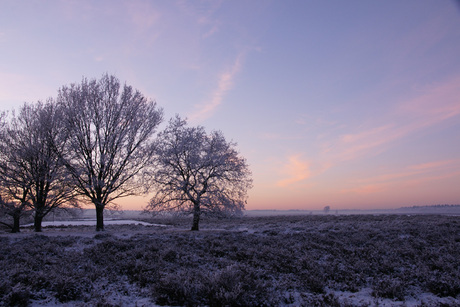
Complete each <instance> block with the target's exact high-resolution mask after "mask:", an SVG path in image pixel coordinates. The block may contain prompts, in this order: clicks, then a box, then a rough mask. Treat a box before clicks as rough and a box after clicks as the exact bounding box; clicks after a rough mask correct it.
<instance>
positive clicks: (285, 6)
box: [0, 0, 460, 210]
mask: <svg viewBox="0 0 460 307" xmlns="http://www.w3.org/2000/svg"><path fill="white" fill-rule="evenodd" d="M105 72H108V73H111V74H115V75H117V76H118V78H120V79H121V80H122V81H126V82H127V83H128V84H130V85H133V86H134V87H136V88H138V89H139V90H141V91H142V92H143V93H144V94H145V95H147V96H149V97H151V98H154V99H156V101H157V102H158V104H159V105H160V106H162V107H163V108H164V109H165V112H166V118H169V117H171V116H173V115H174V114H175V113H179V114H180V115H181V116H184V117H188V118H189V121H190V123H191V124H200V125H203V126H205V127H206V128H207V129H208V130H212V129H217V130H222V131H223V132H224V134H225V135H226V136H227V137H228V138H229V139H233V140H234V141H236V142H238V144H239V149H240V151H241V154H242V155H243V156H245V157H246V158H247V160H248V162H249V164H250V166H251V169H252V171H253V176H254V188H253V189H252V190H251V192H250V198H249V202H248V204H247V209H306V210H311V209H321V208H323V207H324V206H326V205H329V206H331V208H332V209H341V208H390V207H399V206H412V205H430V204H441V203H450V204H458V203H460V133H459V132H460V5H458V2H455V1H448V0H439V1H434V0H429V1H428V0H405V1H399V0H386V1H353V0H350V1H339V0H335V1H332V0H331V1H319V0H318V1H304V0H301V1H289V0H288V1H269V0H263V1H257V0H253V1H239V0H236V1H235V0H232V1H53V0H49V1H27V0H25V1H14V0H2V1H1V2H0V106H1V108H2V109H3V110H10V109H12V108H18V107H19V106H20V105H21V104H22V103H23V102H24V101H28V102H33V101H36V100H39V99H40V100H44V99H46V98H47V97H49V96H55V95H56V93H57V89H58V88H59V87H60V86H62V85H64V84H69V83H71V82H79V81H81V78H82V77H83V76H85V77H88V78H99V77H100V76H101V75H102V74H103V73H105ZM147 200H148V198H136V199H128V200H124V201H121V202H120V204H122V206H123V207H124V208H125V209H132V208H136V209H138V208H141V207H142V206H144V205H145V202H146V201H147Z"/></svg>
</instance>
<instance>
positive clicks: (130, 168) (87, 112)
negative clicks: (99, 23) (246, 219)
mask: <svg viewBox="0 0 460 307" xmlns="http://www.w3.org/2000/svg"><path fill="white" fill-rule="evenodd" d="M162 120H163V111H162V109H161V108H159V107H158V106H157V104H156V103H155V102H154V101H153V100H150V99H147V98H146V97H145V96H144V95H142V94H141V93H140V92H139V91H137V90H134V89H133V88H132V87H131V86H128V85H126V84H124V85H122V84H121V83H120V81H119V80H118V79H117V78H116V77H115V76H111V75H108V74H105V75H103V76H102V78H101V79H99V80H97V79H93V80H88V79H85V78H84V79H83V80H82V82H81V83H78V84H76V83H75V84H71V85H69V86H63V87H61V88H60V89H59V91H58V95H57V97H56V98H50V99H48V100H47V101H46V102H37V103H33V104H25V105H24V106H23V107H22V108H21V109H20V110H19V113H18V114H16V113H15V112H12V113H11V114H5V113H3V114H2V115H1V121H0V139H1V142H0V209H1V210H0V212H1V213H2V214H3V215H4V216H9V217H10V218H11V219H12V220H13V223H12V224H8V223H7V224H8V225H9V226H10V227H11V228H12V231H13V232H17V231H19V221H20V218H21V216H23V215H24V214H27V213H29V214H30V213H32V215H33V217H34V228H35V231H41V224H42V220H43V218H44V217H45V216H46V215H47V214H49V213H50V212H52V211H53V210H56V209H59V208H69V207H78V206H81V204H82V203H92V204H93V205H94V206H95V209H96V230H97V231H99V230H103V229H104V219H103V212H104V209H105V208H106V207H107V206H110V205H113V204H114V201H115V200H116V199H119V198H122V197H127V196H131V195H138V194H143V193H149V192H153V195H154V197H153V198H152V200H151V201H150V202H149V204H148V205H147V207H146V209H147V210H149V211H164V210H167V211H179V212H181V213H185V214H190V213H192V214H193V217H194V218H193V226H192V230H198V229H199V220H200V216H201V215H202V214H203V213H214V214H215V213H218V214H222V213H228V212H238V211H241V210H243V209H244V204H245V201H246V198H247V190H248V189H249V188H250V187H251V185H252V180H251V173H250V171H249V168H248V165H247V163H246V161H245V159H244V158H242V157H241V156H240V155H239V153H238V152H237V151H236V149H235V148H236V144H235V143H233V142H227V141H226V140H225V138H224V136H223V135H222V133H221V132H212V133H210V134H207V133H206V131H205V130H204V128H203V127H189V126H188V125H187V123H186V121H185V120H183V119H181V118H180V117H178V116H176V117H175V118H173V119H171V120H170V122H169V125H168V126H167V128H166V129H165V130H164V131H162V132H160V133H159V134H158V135H157V133H156V132H157V130H158V127H159V125H160V123H161V122H162Z"/></svg>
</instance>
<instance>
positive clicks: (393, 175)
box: [342, 159, 460, 195]
mask: <svg viewBox="0 0 460 307" xmlns="http://www.w3.org/2000/svg"><path fill="white" fill-rule="evenodd" d="M458 175H460V159H453V160H440V161H431V162H426V163H420V164H414V165H409V166H407V167H405V168H403V169H402V170H398V171H393V172H389V173H386V174H381V175H377V176H373V177H367V178H362V179H359V180H355V181H354V182H353V183H352V184H351V185H352V187H351V188H346V189H343V190H342V192H343V193H353V194H358V195H368V194H374V193H379V192H385V191H386V192H388V191H391V190H394V189H395V187H398V188H401V187H402V186H411V187H415V186H419V185H420V184H423V183H426V182H436V181H439V180H443V179H446V178H451V177H455V176H458Z"/></svg>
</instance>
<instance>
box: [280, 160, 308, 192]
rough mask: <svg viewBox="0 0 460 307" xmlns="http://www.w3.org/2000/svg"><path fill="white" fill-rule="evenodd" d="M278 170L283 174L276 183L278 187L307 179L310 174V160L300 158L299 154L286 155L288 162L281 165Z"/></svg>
mask: <svg viewBox="0 0 460 307" xmlns="http://www.w3.org/2000/svg"><path fill="white" fill-rule="evenodd" d="M280 172H281V173H283V174H284V176H285V178H284V179H282V180H279V181H278V182H277V183H276V185H277V186H279V187H287V186H290V185H292V184H294V183H297V182H300V181H303V180H305V179H308V178H309V177H310V176H311V172H310V162H309V161H307V160H304V159H302V156H301V155H300V154H297V155H291V156H289V157H288V162H287V163H286V164H285V165H284V166H283V167H282V169H281V171H280Z"/></svg>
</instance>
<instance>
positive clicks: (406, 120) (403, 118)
mask: <svg viewBox="0 0 460 307" xmlns="http://www.w3.org/2000/svg"><path fill="white" fill-rule="evenodd" d="M459 115H460V77H457V78H453V79H451V80H449V81H447V82H445V83H442V84H438V85H429V86H426V87H425V88H424V89H422V90H419V92H418V95H416V96H415V97H414V98H412V99H409V100H406V101H402V102H401V103H400V104H398V106H397V107H395V108H394V109H393V110H391V111H390V112H388V113H387V114H384V115H383V116H382V117H380V118H378V117H377V118H375V121H374V122H375V124H374V125H372V124H373V123H371V124H367V125H362V126H360V127H359V128H357V130H358V132H354V133H347V134H342V135H341V136H339V138H338V139H337V140H336V141H334V142H331V143H330V144H329V146H327V149H328V151H331V148H332V151H333V152H334V154H335V155H336V156H335V157H334V160H337V161H344V160H352V159H356V158H361V157H363V156H366V155H375V154H377V153H380V152H382V150H385V149H386V148H387V146H389V145H390V144H391V143H392V142H394V141H396V140H399V139H402V138H404V137H407V136H409V135H411V134H413V133H415V132H418V131H422V130H425V129H428V128H431V127H432V126H435V125H439V124H442V123H443V122H444V121H446V120H449V119H451V118H454V117H456V116H459ZM379 123H380V124H379ZM382 123H383V124H382Z"/></svg>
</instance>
